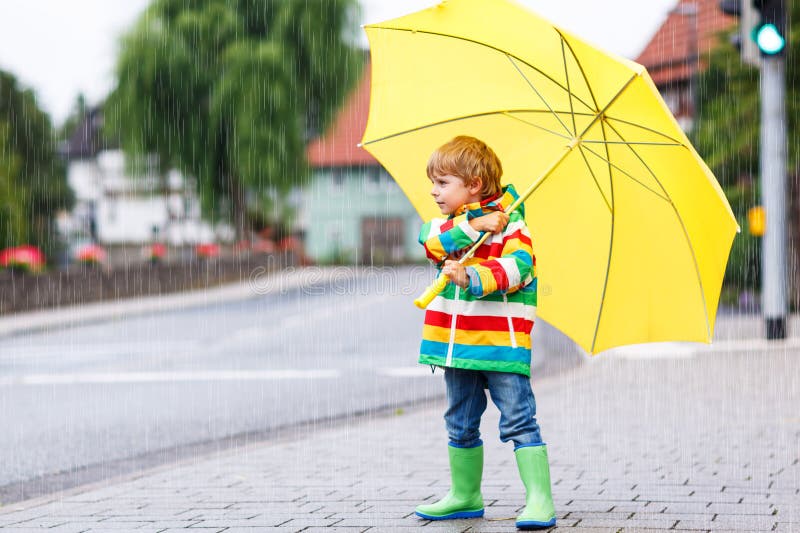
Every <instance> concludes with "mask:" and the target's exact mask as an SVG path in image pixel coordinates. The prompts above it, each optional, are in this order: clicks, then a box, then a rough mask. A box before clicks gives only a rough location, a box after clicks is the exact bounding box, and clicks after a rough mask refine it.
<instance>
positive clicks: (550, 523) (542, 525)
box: [517, 518, 556, 529]
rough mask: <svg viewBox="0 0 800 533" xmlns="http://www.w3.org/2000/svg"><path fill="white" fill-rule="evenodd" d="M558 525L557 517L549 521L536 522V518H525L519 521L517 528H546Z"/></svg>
mask: <svg viewBox="0 0 800 533" xmlns="http://www.w3.org/2000/svg"><path fill="white" fill-rule="evenodd" d="M555 525H556V519H555V518H553V519H552V520H550V521H548V522H536V521H535V520H524V521H521V522H517V529H545V528H548V527H553V526H555Z"/></svg>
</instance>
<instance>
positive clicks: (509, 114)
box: [502, 111, 572, 140]
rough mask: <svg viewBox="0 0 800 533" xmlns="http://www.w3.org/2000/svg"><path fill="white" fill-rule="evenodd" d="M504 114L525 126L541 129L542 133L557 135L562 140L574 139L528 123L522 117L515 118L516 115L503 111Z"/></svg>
mask: <svg viewBox="0 0 800 533" xmlns="http://www.w3.org/2000/svg"><path fill="white" fill-rule="evenodd" d="M502 114H503V115H505V116H507V117H508V118H513V119H514V120H518V121H520V122H522V123H523V124H527V125H528V126H531V127H534V128H537V129H540V130H542V131H546V132H547V133H550V134H552V135H555V136H556V137H561V138H562V139H567V140H570V139H572V137H570V136H568V135H564V134H563V133H558V132H556V131H553V130H549V129H547V128H545V127H543V126H539V125H538V124H534V123H533V122H528V121H527V120H525V119H522V118H520V117H515V116H514V115H512V114H511V113H510V112H506V111H503V112H502Z"/></svg>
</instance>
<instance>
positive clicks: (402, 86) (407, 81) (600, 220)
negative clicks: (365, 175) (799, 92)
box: [362, 0, 738, 354]
mask: <svg viewBox="0 0 800 533" xmlns="http://www.w3.org/2000/svg"><path fill="white" fill-rule="evenodd" d="M365 29H366V32H367V37H368V38H369V42H370V49H371V54H372V94H371V100H370V111H369V119H368V122H367V127H366V131H365V132H364V138H363V141H362V146H363V147H364V148H365V149H367V150H368V151H369V152H370V153H371V154H373V155H374V156H375V157H376V158H377V159H378V161H380V163H381V164H382V165H383V166H384V167H385V168H386V169H387V170H388V171H389V173H390V174H391V175H392V176H393V177H394V178H395V179H396V180H397V182H398V184H399V185H400V187H401V188H402V190H403V191H404V193H405V194H406V195H407V196H408V198H409V199H410V201H411V203H412V204H413V205H414V207H415V208H416V210H417V211H418V212H419V214H420V215H421V216H422V217H423V219H426V220H427V219H430V218H432V217H435V216H437V215H438V210H437V208H436V205H435V204H434V202H433V201H432V199H431V197H430V194H429V191H430V182H429V181H428V179H427V177H426V175H425V168H426V163H427V159H428V157H429V156H430V154H431V153H432V152H433V150H434V149H436V148H437V147H438V146H440V145H442V144H444V143H445V142H447V141H448V140H450V139H452V138H453V137H455V136H456V135H472V136H474V137H478V138H479V139H481V140H483V141H484V142H486V143H487V144H488V145H489V146H490V147H492V149H493V150H494V151H495V152H496V153H497V155H498V156H499V157H500V159H501V161H502V163H503V168H504V180H506V181H508V182H512V183H514V185H515V187H516V189H517V191H520V192H521V193H522V199H524V198H525V197H526V196H527V195H528V194H530V196H528V197H527V199H526V200H525V209H526V213H527V216H526V221H527V223H528V225H529V226H530V230H531V233H532V235H533V250H534V253H535V255H536V259H537V263H536V264H537V273H538V278H539V304H538V313H537V314H538V316H539V317H541V318H542V319H544V320H546V321H547V322H549V323H550V324H552V325H554V326H555V327H557V328H558V329H560V330H561V331H563V332H564V333H565V334H567V335H568V336H569V337H571V338H572V339H573V340H575V342H577V343H578V344H579V345H580V346H581V347H583V348H584V349H585V350H586V351H587V352H590V353H592V354H594V353H597V352H601V351H603V350H606V349H608V348H611V347H614V346H620V345H626V344H637V343H644V342H657V341H676V340H684V341H700V342H711V339H712V337H713V333H714V319H715V315H716V310H717V304H718V301H719V293H720V289H721V285H722V278H723V275H724V272H725V265H726V263H727V259H728V253H729V252H730V246H731V243H732V241H733V237H734V235H735V233H736V232H737V231H738V226H737V224H736V220H735V219H734V216H733V213H732V212H731V209H730V206H729V205H728V202H727V200H726V199H725V195H724V193H723V192H722V189H721V188H720V186H719V184H718V183H717V181H716V179H715V178H714V176H713V174H712V173H711V171H710V170H709V169H708V167H707V166H706V165H705V163H704V162H703V161H702V159H700V157H699V156H698V155H697V153H696V152H695V150H694V148H693V147H692V146H691V144H690V142H689V140H688V139H687V138H686V136H685V135H684V133H683V132H682V131H681V129H680V127H679V126H678V124H677V122H676V121H675V119H674V117H673V116H672V114H671V113H670V112H669V110H668V108H667V106H666V104H665V103H664V101H663V100H662V99H661V97H660V95H659V93H658V90H657V89H656V87H655V85H654V84H653V82H652V80H651V79H650V76H649V75H648V74H647V71H646V70H645V68H644V67H642V66H641V65H638V64H636V63H634V62H632V61H628V60H626V59H623V58H620V57H615V56H612V55H610V54H608V53H605V52H602V51H600V50H598V49H596V48H594V47H592V46H590V45H588V44H587V43H585V42H583V41H582V40H580V39H578V38H576V37H574V36H572V35H571V34H569V33H568V32H566V31H564V30H562V29H560V28H558V27H556V26H554V25H552V24H551V23H549V22H547V21H546V20H544V19H542V18H541V17H539V16H537V15H535V14H533V13H531V12H530V11H528V10H526V9H525V8H523V7H521V6H520V5H518V4H516V3H514V2H512V1H509V0H449V1H444V2H442V3H441V4H439V5H438V6H435V7H432V8H429V9H425V10H423V11H419V12H416V13H412V14H410V15H408V16H404V17H401V18H397V19H394V20H390V21H387V22H382V23H378V24H371V25H368V26H366V27H365ZM523 191H524V192H523Z"/></svg>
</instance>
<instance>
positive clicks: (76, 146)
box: [59, 108, 218, 247]
mask: <svg viewBox="0 0 800 533" xmlns="http://www.w3.org/2000/svg"><path fill="white" fill-rule="evenodd" d="M102 124H103V114H102V110H101V109H100V108H94V109H91V110H89V111H87V113H86V114H85V115H84V117H83V119H82V121H81V123H80V124H79V126H78V127H77V128H76V130H75V131H74V132H73V134H72V136H71V137H70V139H68V140H67V141H66V142H65V143H64V145H63V146H62V147H61V150H60V152H61V155H62V157H64V159H65V160H66V162H67V182H68V183H69V186H70V187H71V188H72V190H73V191H74V193H75V206H74V208H73V210H72V212H71V213H68V214H66V215H65V216H63V217H61V218H60V219H59V228H60V230H61V231H62V233H64V234H65V237H66V238H67V241H68V242H69V243H70V244H71V245H72V246H73V247H76V246H79V245H80V244H83V243H86V242H93V243H99V244H101V245H104V246H124V245H142V244H145V243H150V242H156V241H159V242H165V243H168V244H171V245H174V246H180V245H184V244H195V243H201V242H209V241H213V240H216V237H218V235H216V233H217V232H215V231H213V229H212V228H211V227H210V226H209V225H208V224H207V223H205V222H203V221H202V220H201V218H200V200H199V197H198V195H197V193H196V187H195V184H194V182H193V180H192V179H190V178H187V177H185V176H183V175H181V173H180V172H178V171H176V170H171V171H170V172H168V173H167V174H166V175H161V174H160V173H159V172H158V171H157V165H156V161H155V160H154V159H153V158H144V159H143V160H142V161H133V162H132V161H129V160H126V158H125V156H124V154H123V153H122V151H121V150H120V149H119V148H118V147H115V146H113V145H109V144H108V143H106V142H105V141H103V136H102V135H101V129H102Z"/></svg>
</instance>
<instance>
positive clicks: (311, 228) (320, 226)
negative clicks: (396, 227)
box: [298, 166, 425, 262]
mask: <svg viewBox="0 0 800 533" xmlns="http://www.w3.org/2000/svg"><path fill="white" fill-rule="evenodd" d="M364 217H391V218H394V217H398V218H402V219H403V222H404V238H403V241H404V242H403V243H402V246H403V250H404V255H405V260H406V261H421V260H423V259H424V257H425V256H424V252H423V251H422V247H421V246H420V245H419V244H418V243H417V236H418V235H419V229H420V227H421V226H422V220H421V219H420V217H419V215H418V214H417V212H416V211H415V210H414V208H413V207H412V206H411V203H410V202H409V201H408V200H407V199H406V197H405V195H404V194H403V192H402V191H401V190H400V188H399V187H398V186H397V184H396V183H395V181H394V180H393V179H392V178H391V176H389V174H388V173H387V172H386V171H385V170H383V168H381V167H377V166H368V167H350V168H336V169H316V170H315V171H314V174H313V178H312V181H311V184H310V185H309V186H308V187H307V188H306V189H305V191H304V192H303V194H302V198H301V201H300V210H299V217H298V227H299V228H300V229H301V230H303V231H304V232H305V245H306V253H308V254H309V255H310V256H311V257H312V258H313V259H314V260H315V261H318V262H329V261H332V260H334V259H335V258H337V256H339V259H342V260H344V261H345V262H362V261H364V259H365V258H363V257H362V243H361V222H362V219H363V218H364ZM367 262H368V261H367Z"/></svg>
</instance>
